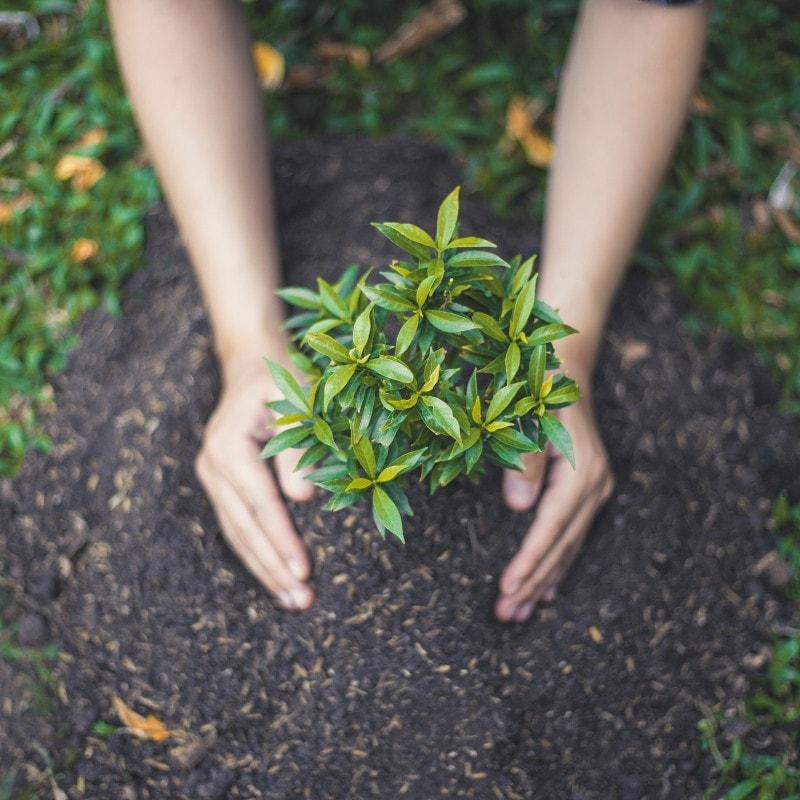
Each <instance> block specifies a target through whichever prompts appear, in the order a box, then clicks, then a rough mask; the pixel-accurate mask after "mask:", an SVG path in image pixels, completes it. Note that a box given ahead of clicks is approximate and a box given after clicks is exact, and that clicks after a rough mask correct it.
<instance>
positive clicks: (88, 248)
mask: <svg viewBox="0 0 800 800" xmlns="http://www.w3.org/2000/svg"><path fill="white" fill-rule="evenodd" d="M98 249H99V248H98V244H97V242H96V241H95V240H94V239H85V238H80V239H77V240H76V241H75V244H73V245H72V251H71V252H70V254H69V257H70V258H71V259H72V261H74V262H75V263H76V264H77V263H79V262H81V261H88V260H89V259H90V258H91V257H92V256H95V255H97V251H98Z"/></svg>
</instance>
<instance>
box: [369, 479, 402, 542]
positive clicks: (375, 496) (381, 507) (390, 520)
mask: <svg viewBox="0 0 800 800" xmlns="http://www.w3.org/2000/svg"><path fill="white" fill-rule="evenodd" d="M372 513H373V515H374V516H375V521H376V522H378V521H380V522H381V523H382V524H383V526H384V527H385V528H387V529H388V530H390V531H391V532H392V533H393V534H394V535H395V536H396V537H397V538H398V539H399V540H400V541H401V542H404V541H405V538H404V537H403V520H402V518H401V517H400V511H399V509H398V508H397V506H396V505H395V503H394V500H392V498H391V497H389V495H388V494H386V492H385V490H384V489H382V488H381V487H380V486H376V487H375V488H374V489H373V490H372Z"/></svg>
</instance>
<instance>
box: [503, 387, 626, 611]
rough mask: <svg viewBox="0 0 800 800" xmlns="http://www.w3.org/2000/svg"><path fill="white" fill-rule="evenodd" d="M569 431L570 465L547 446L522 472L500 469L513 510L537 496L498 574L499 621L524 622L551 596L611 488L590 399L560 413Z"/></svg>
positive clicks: (523, 507)
mask: <svg viewBox="0 0 800 800" xmlns="http://www.w3.org/2000/svg"><path fill="white" fill-rule="evenodd" d="M559 418H560V419H561V421H562V422H563V423H564V425H565V426H566V428H567V430H568V431H569V432H570V435H571V436H572V442H573V446H574V449H575V469H574V470H573V469H572V466H571V465H570V463H569V462H568V461H567V459H566V458H564V456H563V455H561V453H559V452H558V451H556V450H555V449H554V448H552V447H550V446H548V448H547V449H546V450H545V452H544V453H536V454H530V455H528V456H526V457H525V458H524V459H523V460H524V461H525V466H526V470H525V472H523V473H520V472H516V471H513V470H506V471H505V472H504V473H503V499H504V500H505V503H506V505H507V506H508V507H509V508H511V509H513V510H515V511H527V510H528V509H530V508H532V506H533V505H534V503H535V502H536V501H537V499H538V500H539V504H538V508H537V510H536V518H535V519H534V521H533V523H532V525H531V526H530V528H529V529H528V532H527V533H526V534H525V538H524V539H523V540H522V545H521V546H520V549H519V551H518V552H517V554H516V555H515V556H514V557H513V558H512V559H511V561H510V562H509V563H508V565H507V566H506V568H505V570H504V571H503V574H502V576H501V578H500V594H499V597H498V598H497V602H496V603H495V615H496V616H497V618H498V619H499V620H501V621H502V622H525V621H526V620H527V619H528V618H529V617H530V615H531V612H532V611H533V609H534V608H535V607H536V604H537V603H538V602H540V601H543V602H549V601H552V600H553V599H554V598H555V591H556V587H557V586H558V584H559V582H560V581H561V580H562V578H563V577H564V575H566V573H567V571H568V570H569V568H570V566H571V565H572V562H573V561H574V560H575V558H576V556H577V555H578V553H579V551H580V549H581V546H582V545H583V542H584V540H585V539H586V535H587V533H588V532H589V529H590V527H591V524H592V522H593V521H594V518H595V516H596V515H597V514H598V512H599V511H600V509H601V508H602V507H603V505H604V504H605V502H606V501H607V500H608V498H609V497H610V495H611V492H612V491H613V489H614V478H613V475H612V474H611V467H610V464H609V458H608V454H607V453H606V449H605V447H604V445H603V441H602V439H601V438H600V433H599V431H598V429H597V423H596V422H595V418H594V413H593V411H592V404H591V399H590V398H589V397H583V398H582V399H581V400H579V401H578V402H577V403H575V404H574V405H572V406H568V407H567V408H565V409H562V410H561V411H560V412H559Z"/></svg>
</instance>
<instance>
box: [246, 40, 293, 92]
mask: <svg viewBox="0 0 800 800" xmlns="http://www.w3.org/2000/svg"><path fill="white" fill-rule="evenodd" d="M253 62H254V63H255V66H256V73H257V74H258V81H259V83H260V84H261V87H262V88H264V89H270V90H274V89H277V88H278V87H279V86H280V85H281V84H282V83H283V76H284V75H285V74H286V62H285V60H284V58H283V55H282V54H281V53H280V52H278V51H277V50H276V49H275V48H274V47H272V45H269V44H267V43H266V42H256V43H255V44H254V45H253Z"/></svg>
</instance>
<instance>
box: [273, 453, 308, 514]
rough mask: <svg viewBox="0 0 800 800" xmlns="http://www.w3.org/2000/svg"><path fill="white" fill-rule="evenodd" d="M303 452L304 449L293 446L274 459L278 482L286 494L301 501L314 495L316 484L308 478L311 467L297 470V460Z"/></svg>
mask: <svg viewBox="0 0 800 800" xmlns="http://www.w3.org/2000/svg"><path fill="white" fill-rule="evenodd" d="M302 454H303V451H302V450H298V449H296V448H291V449H289V450H284V451H282V452H280V453H278V455H276V456H275V459H274V461H275V472H276V473H277V474H278V483H279V484H280V487H281V490H282V491H283V493H284V495H286V497H288V498H289V499H290V500H296V501H300V502H302V501H304V500H310V499H311V498H312V497H313V496H314V484H313V483H311V481H309V480H306V475H308V473H309V472H310V471H311V470H310V468H308V467H306V468H304V469H301V470H297V462H298V461H299V460H300V456H301V455H302Z"/></svg>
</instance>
